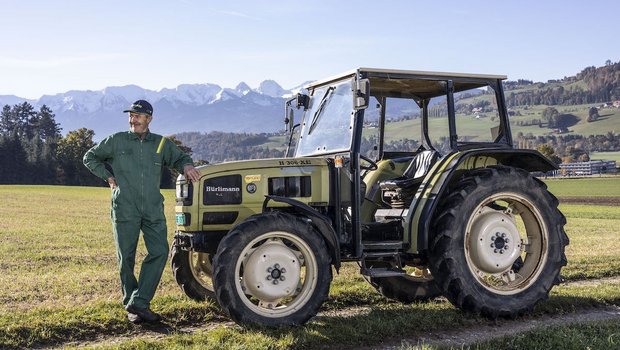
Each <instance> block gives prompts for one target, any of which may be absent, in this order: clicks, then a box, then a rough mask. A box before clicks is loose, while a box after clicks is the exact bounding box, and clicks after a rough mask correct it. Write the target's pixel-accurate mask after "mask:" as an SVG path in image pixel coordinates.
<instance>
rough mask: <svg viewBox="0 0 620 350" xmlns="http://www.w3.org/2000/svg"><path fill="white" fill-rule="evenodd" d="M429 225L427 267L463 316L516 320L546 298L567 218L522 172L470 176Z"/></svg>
mask: <svg viewBox="0 0 620 350" xmlns="http://www.w3.org/2000/svg"><path fill="white" fill-rule="evenodd" d="M437 213H438V214H437V215H436V216H435V218H434V220H433V227H434V233H435V235H434V237H433V238H432V239H431V242H430V247H429V248H430V254H429V260H430V267H431V272H432V274H433V276H434V277H435V280H436V282H437V285H438V286H439V289H440V290H441V291H442V293H443V294H444V295H445V296H446V297H447V298H448V300H450V302H452V303H453V304H454V305H455V306H457V307H458V308H460V309H462V310H466V311H470V312H474V313H480V314H482V315H484V316H487V317H491V318H496V317H498V316H501V317H515V316H517V315H520V314H523V313H525V312H527V311H529V310H531V309H532V308H533V307H534V305H536V303H538V302H539V301H541V300H544V299H546V298H547V297H548V294H549V290H550V289H551V288H552V287H553V285H554V284H556V283H557V282H559V281H560V270H561V268H562V267H563V266H565V265H566V256H565V254H564V249H565V246H566V245H567V244H568V237H567V236H566V233H565V232H564V225H565V224H566V219H565V218H564V216H563V215H562V213H561V212H560V211H559V210H558V200H557V199H556V198H555V197H554V196H553V195H552V194H551V193H549V191H547V187H546V185H545V184H544V183H543V182H542V181H540V180H538V179H536V178H534V177H532V176H531V175H530V174H529V173H527V172H526V171H524V170H522V169H517V168H511V167H504V166H497V167H493V168H484V169H475V170H472V171H470V172H468V173H467V174H466V175H465V176H464V177H463V178H462V180H461V181H459V182H458V183H456V184H455V186H453V187H452V188H451V189H450V191H449V192H448V195H446V196H444V198H443V199H442V201H441V203H440V206H439V209H438V212H437Z"/></svg>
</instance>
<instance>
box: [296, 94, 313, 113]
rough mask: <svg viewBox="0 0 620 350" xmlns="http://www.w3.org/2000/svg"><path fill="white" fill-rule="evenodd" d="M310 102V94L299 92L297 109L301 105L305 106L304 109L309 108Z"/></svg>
mask: <svg viewBox="0 0 620 350" xmlns="http://www.w3.org/2000/svg"><path fill="white" fill-rule="evenodd" d="M309 104H310V96H308V95H304V94H297V109H299V108H300V107H303V108H304V111H305V110H306V109H308V105H309Z"/></svg>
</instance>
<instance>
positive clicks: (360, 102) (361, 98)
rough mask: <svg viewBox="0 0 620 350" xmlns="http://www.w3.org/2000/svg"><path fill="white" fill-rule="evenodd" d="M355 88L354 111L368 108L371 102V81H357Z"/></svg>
mask: <svg viewBox="0 0 620 350" xmlns="http://www.w3.org/2000/svg"><path fill="white" fill-rule="evenodd" d="M353 84H354V88H353V109H355V110H356V111H357V110H360V109H364V108H366V107H368V101H369V100H370V80H368V79H357V80H355V82H354V83H353Z"/></svg>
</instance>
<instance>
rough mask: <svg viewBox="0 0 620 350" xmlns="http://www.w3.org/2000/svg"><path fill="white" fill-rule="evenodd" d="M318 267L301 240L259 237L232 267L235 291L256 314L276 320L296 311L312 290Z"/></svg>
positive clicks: (288, 236)
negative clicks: (233, 267) (233, 269)
mask: <svg viewBox="0 0 620 350" xmlns="http://www.w3.org/2000/svg"><path fill="white" fill-rule="evenodd" d="M317 274H318V264H317V260H316V257H315V255H314V253H313V252H312V249H310V247H309V246H308V244H307V243H306V242H305V241H303V240H302V239H301V238H299V237H297V236H296V235H294V234H291V233H288V232H282V231H274V232H268V233H265V234H262V235H260V236H259V237H257V238H255V239H254V240H252V241H251V242H250V243H249V244H248V245H246V246H245V248H244V249H243V251H242V252H241V254H240V255H239V258H238V259H237V263H236V265H235V276H236V278H235V287H236V288H237V293H238V295H239V296H240V297H241V300H242V301H243V303H244V304H245V305H246V306H247V307H248V308H250V309H251V310H252V311H253V312H255V313H256V314H259V315H261V316H264V317H270V318H279V317H285V316H288V315H290V314H292V313H294V312H296V311H298V310H299V309H300V308H301V307H303V305H305V304H306V303H307V302H308V301H309V300H310V299H311V297H312V294H313V292H314V290H315V288H316V284H317Z"/></svg>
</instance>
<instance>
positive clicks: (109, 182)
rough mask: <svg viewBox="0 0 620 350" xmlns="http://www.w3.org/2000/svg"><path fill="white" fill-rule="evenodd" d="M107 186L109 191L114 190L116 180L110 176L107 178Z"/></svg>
mask: <svg viewBox="0 0 620 350" xmlns="http://www.w3.org/2000/svg"><path fill="white" fill-rule="evenodd" d="M108 185H110V189H112V190H113V189H114V188H116V179H114V177H112V176H110V177H108Z"/></svg>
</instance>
